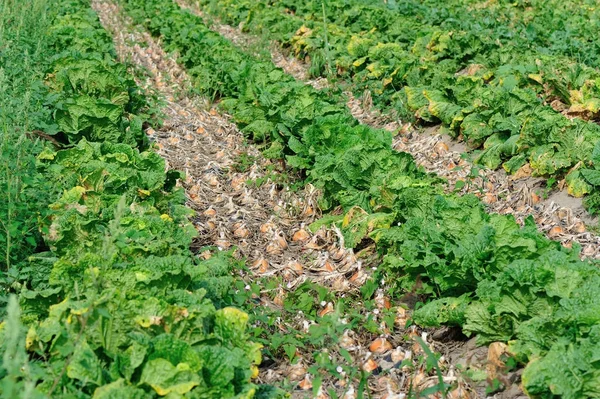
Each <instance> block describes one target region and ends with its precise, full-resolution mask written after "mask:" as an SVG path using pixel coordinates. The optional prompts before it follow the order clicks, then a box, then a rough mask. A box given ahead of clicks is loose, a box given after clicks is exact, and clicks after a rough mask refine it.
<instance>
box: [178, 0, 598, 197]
mask: <svg viewBox="0 0 600 399" xmlns="http://www.w3.org/2000/svg"><path fill="white" fill-rule="evenodd" d="M189 1H190V2H191V3H197V4H199V5H200V6H201V7H202V9H203V10H205V11H206V12H207V13H209V14H212V15H214V16H217V17H219V18H220V19H221V20H222V21H224V22H226V23H229V24H231V25H234V26H237V25H241V26H242V28H243V29H244V30H246V31H249V32H253V33H257V34H261V35H262V36H264V37H266V38H268V39H271V40H277V41H278V42H279V43H280V44H281V45H282V46H283V47H285V48H289V49H290V50H292V52H293V54H294V55H296V56H297V57H298V58H301V59H303V58H305V57H310V59H311V68H310V71H311V72H312V73H313V74H316V75H322V76H327V75H328V73H329V72H325V69H326V68H324V67H323V59H324V57H323V54H326V55H327V60H328V61H329V62H331V63H333V64H334V65H335V68H334V69H335V70H336V71H337V74H338V76H339V77H341V78H342V79H344V81H345V82H346V83H347V84H348V85H349V87H350V88H351V89H352V90H353V91H354V92H355V94H356V95H357V96H358V95H360V94H362V93H363V92H364V91H365V90H368V91H369V92H370V93H371V94H372V97H373V101H374V103H375V104H376V105H377V106H379V107H380V108H383V109H384V110H386V111H387V110H393V111H395V112H396V113H397V114H398V115H401V116H402V117H403V119H404V118H405V117H406V116H408V117H409V118H410V117H416V118H417V119H419V120H422V121H425V122H440V123H442V124H443V126H444V127H445V128H447V129H448V131H449V132H450V134H452V135H455V136H458V135H461V136H462V137H463V138H464V139H465V140H466V141H467V142H468V143H469V144H470V145H471V146H472V147H473V148H479V147H483V151H482V152H481V153H480V154H479V156H478V157H477V158H476V159H475V161H476V162H478V163H481V164H483V165H485V166H487V167H489V168H493V169H495V168H498V167H500V166H502V167H504V169H505V170H506V171H508V172H510V173H514V172H516V171H517V170H518V169H519V168H520V167H521V166H523V165H524V164H525V163H527V162H529V164H530V166H531V167H532V169H533V171H534V173H535V174H537V175H540V176H546V177H562V176H564V175H565V174H566V173H567V172H568V171H569V170H570V169H571V168H572V167H574V166H575V165H578V164H579V163H580V162H583V163H585V164H589V163H590V161H591V159H592V158H593V155H592V151H593V148H594V145H595V144H596V143H598V142H599V141H600V129H599V128H598V125H597V124H596V123H595V121H596V120H597V119H598V115H599V110H600V107H599V106H598V104H600V90H599V87H600V85H599V82H600V75H599V73H598V71H597V69H595V67H597V66H598V65H599V62H600V57H599V56H598V54H600V49H599V48H598V47H597V46H596V45H593V44H590V43H589V40H588V38H589V37H592V36H593V35H594V33H593V32H594V31H593V28H591V25H590V24H589V23H587V22H585V21H588V20H589V18H590V17H589V15H593V16H594V18H598V15H599V14H598V10H596V9H595V8H594V7H592V6H591V4H588V5H586V3H585V2H583V3H581V2H559V1H557V0H540V1H535V2H533V3H532V5H531V7H528V8H523V7H522V6H521V5H520V4H519V3H518V2H517V3H511V2H493V3H486V4H485V6H478V7H473V6H472V5H471V4H470V3H469V2H466V1H459V0H455V1H447V2H444V3H443V4H439V2H434V1H431V0H427V1H403V2H401V4H398V3H397V2H394V3H389V4H383V3H374V2H364V1H361V0H343V1H329V2H314V1H289V0H276V1H272V0H259V1H253V0H245V1H237V0H236V1H231V0H229V1H226V2H223V1H221V0H218V1H217V0H194V1H192V0H189ZM555 10H560V12H555ZM561 13H562V14H561ZM588 14H589V15H588ZM465 15H469V18H465V17H464V16H465ZM561 15H563V16H564V15H568V16H569V18H563V17H561ZM324 19H325V21H323V20H324ZM324 22H325V23H324ZM548 26H551V27H552V29H548V28H547V27H548ZM566 43H568V44H566ZM319 65H320V66H319ZM330 69H331V68H328V70H330ZM551 105H552V106H551ZM563 108H564V109H565V111H564V112H563V113H566V114H567V115H563V114H561V112H560V111H561V110H562V109H563ZM411 114H412V116H411ZM568 116H574V117H575V118H574V119H572V118H569V117H568ZM569 189H570V192H572V193H573V194H576V195H578V196H582V195H584V194H587V193H588V192H591V191H592V190H594V189H593V188H592V186H590V185H587V184H586V183H585V182H582V181H581V180H579V179H577V180H575V181H574V182H573V183H572V184H569ZM593 203H594V201H593V200H592V201H591V202H590V205H591V206H593Z"/></svg>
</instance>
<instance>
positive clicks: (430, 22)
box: [230, 0, 600, 67]
mask: <svg viewBox="0 0 600 399" xmlns="http://www.w3.org/2000/svg"><path fill="white" fill-rule="evenodd" d="M264 4H268V5H269V6H270V7H276V8H280V9H283V11H284V12H285V13H290V14H294V15H297V16H301V17H302V18H304V19H309V20H313V21H315V22H317V23H322V21H323V18H325V19H326V21H327V22H329V23H333V24H335V25H338V26H343V27H345V28H349V29H350V30H351V31H352V32H353V33H360V32H366V31H370V30H374V31H375V33H376V34H378V35H380V37H384V38H385V37H387V38H389V39H392V40H393V41H395V42H402V43H412V42H414V41H415V40H416V39H417V38H418V37H419V36H423V35H424V33H427V32H429V33H432V32H433V31H435V30H440V29H442V30H446V31H465V32H476V33H477V34H478V36H479V39H480V40H482V41H487V42H488V45H487V46H486V47H484V48H479V49H478V50H484V51H485V50H498V49H499V48H501V47H506V46H511V47H512V48H513V49H514V50H518V51H527V50H531V49H533V50H539V51H540V52H541V53H544V54H550V55H555V56H561V55H562V56H568V57H572V58H575V59H577V60H578V61H579V62H582V63H584V64H585V65H589V66H592V67H597V66H599V64H598V61H599V56H600V48H598V45H597V44H596V43H595V42H593V41H590V40H589V38H590V37H592V36H593V33H594V32H595V31H596V30H597V29H598V25H599V23H600V20H599V16H600V10H598V8H597V5H596V4H595V3H594V2H593V1H577V2H575V1H557V0H534V1H526V2H525V1H524V2H511V1H495V2H488V1H486V2H484V1H465V0H453V1H446V2H444V3H440V2H436V1H431V0H425V1H402V2H387V3H386V2H365V1H361V0H338V1H330V2H327V3H326V5H325V10H323V7H322V3H321V2H316V1H312V0H301V1H289V0H270V1H268V2H264ZM239 6H241V7H242V8H243V7H244V5H243V4H240V5H239ZM323 11H325V12H323ZM230 12H231V11H230ZM565 16H568V17H567V18H565ZM549 28H550V29H549Z"/></svg>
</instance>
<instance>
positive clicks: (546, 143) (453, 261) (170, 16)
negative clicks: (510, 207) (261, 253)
mask: <svg viewBox="0 0 600 399" xmlns="http://www.w3.org/2000/svg"><path fill="white" fill-rule="evenodd" d="M349 1H352V0H349ZM255 3H256V4H259V5H260V4H262V3H261V2H255ZM276 3H278V2H276ZM334 3H336V2H334ZM123 4H124V7H125V8H126V9H127V10H128V12H129V13H131V15H132V16H133V17H134V19H135V20H136V21H137V22H138V23H140V24H143V25H144V26H146V27H147V28H148V29H149V30H150V32H151V33H152V34H154V35H156V36H160V37H161V40H162V41H163V42H164V43H166V44H167V46H168V47H169V48H170V49H171V50H176V51H177V52H178V53H179V54H180V62H181V63H182V64H183V65H185V66H186V67H187V68H188V69H189V70H190V73H191V74H192V75H193V76H195V77H197V78H198V80H197V85H198V87H199V88H200V89H201V90H202V91H203V92H205V93H208V94H210V95H213V96H214V97H215V98H220V99H221V103H222V105H223V107H225V108H226V109H227V110H228V111H229V112H231V113H232V115H233V119H234V120H235V121H236V122H237V123H238V124H239V125H240V126H241V127H243V128H246V132H247V133H249V134H251V137H252V138H254V139H255V140H258V141H263V140H270V141H271V142H276V143H278V144H277V152H278V153H280V154H282V156H284V157H285V158H286V160H287V161H288V163H289V164H290V165H292V166H294V167H296V168H299V169H304V170H305V171H306V174H307V176H308V178H307V180H308V181H310V182H312V183H313V184H315V185H316V186H317V187H319V188H320V189H322V191H323V193H324V195H323V205H324V207H326V208H333V207H336V206H339V205H341V207H342V209H343V210H344V211H345V217H341V218H338V217H333V218H331V221H334V222H336V223H338V225H340V226H341V228H342V231H343V233H344V235H345V237H347V238H348V242H350V243H352V244H355V245H358V244H359V243H361V242H362V241H363V240H375V241H376V242H377V247H378V250H379V251H380V253H381V254H382V255H384V256H385V263H384V267H383V269H384V273H385V278H386V281H393V282H394V284H395V285H394V288H396V290H395V292H396V293H398V294H399V295H401V294H403V293H404V292H405V291H406V290H410V291H413V292H418V293H421V294H426V295H427V296H428V297H429V298H430V299H433V301H432V302H430V303H429V304H427V305H425V306H424V307H422V308H420V309H419V310H417V311H416V313H415V319H416V320H418V321H419V322H421V323H423V324H428V325H439V324H440V323H448V324H459V325H461V326H462V328H463V330H464V331H465V332H466V333H469V334H477V335H478V337H479V339H480V341H482V342H490V341H494V340H502V341H509V342H510V348H511V351H512V352H513V353H514V354H515V355H516V356H517V358H518V359H519V360H520V361H521V362H523V363H527V362H531V363H530V367H531V369H530V368H526V370H525V374H524V375H525V376H528V378H524V384H525V385H524V387H525V389H527V390H530V389H531V392H532V394H534V395H537V396H540V397H551V396H565V397H597V395H596V393H595V391H594V389H595V385H594V381H595V380H594V378H595V375H596V371H597V368H596V365H595V364H593V363H590V362H587V363H585V362H579V363H578V368H577V369H573V371H572V372H571V374H570V375H572V376H573V378H569V379H566V380H565V379H564V378H563V377H562V376H559V375H557V374H556V373H552V372H551V369H550V367H549V364H551V363H545V361H544V359H548V362H551V361H554V360H553V359H555V356H556V353H561V351H562V352H564V353H566V354H567V355H568V357H569V359H581V358H583V356H587V355H590V356H592V355H591V354H590V352H589V351H588V348H590V347H591V346H592V345H593V343H594V342H595V341H594V340H593V339H595V338H594V337H595V335H594V334H595V333H594V331H595V329H594V326H596V325H597V324H600V323H599V321H598V320H597V314H600V313H599V312H598V311H597V302H598V298H600V293H599V292H598V287H599V286H600V283H598V281H597V279H598V276H599V275H598V271H597V268H596V265H595V264H593V263H590V262H582V261H581V260H579V255H580V253H579V248H574V249H567V248H564V247H562V246H561V245H560V243H558V242H554V241H550V240H548V239H547V238H545V237H544V236H543V235H542V234H541V233H540V232H538V231H537V228H536V226H535V224H534V223H533V221H532V220H527V221H526V223H525V225H524V226H519V224H517V223H516V221H515V220H514V218H512V217H509V216H505V215H490V214H487V213H486V212H485V210H484V207H483V206H482V204H481V203H480V201H479V200H478V199H477V198H476V197H474V196H463V197H458V196H456V195H449V194H445V193H444V192H443V186H442V185H441V184H439V183H440V182H439V180H438V179H436V178H434V177H432V176H428V175H427V174H425V173H424V172H423V171H421V170H419V169H418V168H417V167H416V165H415V163H414V160H413V159H412V158H411V157H410V156H409V155H408V154H403V153H397V152H395V151H393V150H392V149H391V135H390V134H389V133H387V132H384V131H381V130H376V129H372V128H369V127H365V126H360V125H357V123H356V121H355V120H354V119H353V118H351V117H350V115H349V113H348V111H347V110H346V108H345V106H344V105H343V104H341V103H337V102H336V101H338V99H336V98H335V97H334V96H332V97H331V98H328V97H326V96H325V92H318V91H316V90H314V89H312V88H311V87H308V86H304V85H300V84H298V83H297V82H295V81H293V80H292V79H291V78H290V77H287V76H286V75H284V74H283V73H282V72H281V71H280V70H278V69H277V68H275V67H274V66H273V65H271V64H268V63H266V62H264V61H260V60H256V59H254V58H252V57H251V56H249V55H247V54H244V53H243V52H242V51H240V50H239V49H237V48H235V47H234V46H233V45H232V44H231V43H230V42H228V41H226V40H225V39H223V38H221V37H220V36H218V35H216V34H215V33H213V32H211V31H209V30H208V28H206V26H205V25H203V22H202V20H201V19H200V18H198V17H196V16H193V15H192V14H190V13H189V12H187V11H184V10H181V9H180V8H179V7H178V6H177V5H175V4H173V3H170V2H166V3H165V2H162V1H159V0H154V1H141V0H123ZM203 4H206V2H205V3H203ZM214 4H215V3H214V2H210V5H209V7H208V9H209V10H213V9H212V8H211V7H212V6H214ZM220 4H221V3H220ZM227 4H228V5H227V6H226V7H223V6H222V4H221V10H222V13H223V14H224V15H226V17H227V18H229V19H232V20H234V21H237V22H236V24H237V23H239V22H244V23H245V25H244V27H245V28H246V29H249V30H251V29H252V23H253V22H252V21H255V22H257V21H262V22H265V23H266V22H267V21H264V20H261V19H260V16H261V15H267V14H263V12H265V13H266V12H268V11H265V10H268V9H269V8H264V7H263V8H261V7H260V6H257V8H254V7H253V4H254V3H252V4H250V3H249V2H235V4H233V3H227ZM278 4H279V3H278ZM353 4H354V3H353ZM374 7H375V6H374ZM249 10H253V12H252V13H250V12H249ZM272 10H275V11H277V12H280V11H281V10H278V9H277V8H276V7H273V8H272ZM213 11H214V10H213ZM254 11H256V12H254ZM321 11H322V10H321ZM383 12H384V11H382V13H383ZM241 15H243V18H242V19H241V20H238V19H239V18H241ZM277 15H278V16H279V17H278V18H279V19H280V20H281V21H282V22H281V23H275V22H273V23H272V24H271V22H269V24H268V25H263V27H264V26H269V29H271V28H272V29H273V30H272V32H274V34H278V35H280V34H282V32H284V31H283V30H278V29H279V28H281V29H290V28H291V27H292V26H295V27H296V29H297V28H299V26H298V25H297V24H296V25H294V23H292V22H289V21H291V20H294V18H297V17H294V16H290V18H287V17H284V16H282V15H281V14H277ZM319 15H320V17H321V16H322V15H321V14H319ZM360 15H362V14H360ZM365 15H367V14H365ZM377 15H380V14H377ZM271 17H272V18H271V19H270V20H269V21H275V20H276V19H277V18H274V17H273V15H271ZM255 18H256V19H255ZM357 18H359V17H357ZM360 18H363V17H360ZM364 18H367V17H364ZM262 22H261V23H262ZM288 22H289V23H288ZM257 23H258V22H257ZM300 26H301V25H300ZM321 26H322V25H321ZM183 27H185V28H186V29H183ZM310 28H311V29H312V30H311V29H300V30H298V31H297V32H295V31H294V35H290V33H289V32H287V33H286V34H285V35H282V36H280V37H277V38H278V39H281V38H282V37H284V38H285V39H287V40H289V43H290V46H292V49H293V50H294V51H296V53H297V54H298V55H305V54H312V52H313V51H318V50H317V49H323V48H324V47H323V45H324V44H323V43H322V38H323V37H324V36H323V35H322V33H323V32H320V33H319V31H318V29H319V24H314V25H311V27H310ZM337 28H339V27H337ZM256 29H258V27H257V28H256ZM326 29H327V34H328V38H329V45H330V46H331V49H333V56H334V59H335V57H337V56H338V54H343V52H344V51H347V50H346V48H345V47H346V45H345V44H343V45H341V44H340V43H343V42H344V39H343V38H344V36H343V34H345V33H344V32H345V30H344V29H342V28H339V30H336V26H332V25H331V24H330V25H327V26H326ZM336 32H337V34H339V35H342V36H339V37H341V38H340V39H339V42H336V39H335V37H336ZM340 32H341V33H340ZM421 33H423V32H421ZM421 33H419V32H418V34H419V35H420V34H421ZM370 34H373V35H377V34H376V33H374V32H371V31H369V33H365V35H370ZM407 35H409V34H407ZM374 38H377V36H374ZM491 38H492V39H489V40H488V37H486V36H481V34H480V33H477V37H475V36H474V34H473V33H472V32H471V33H469V31H466V32H462V31H461V32H457V33H456V34H452V35H451V34H449V33H448V32H446V31H444V30H440V29H432V30H430V31H429V32H427V33H426V34H424V35H422V36H418V37H413V38H410V40H414V43H412V44H411V46H410V47H409V48H405V47H404V46H403V45H400V47H398V46H393V45H379V44H374V45H373V46H372V47H369V48H368V49H366V48H362V49H361V48H360V42H358V41H357V40H356V39H355V41H354V42H353V43H354V44H355V46H353V47H352V48H351V51H352V52H353V53H355V54H356V55H357V56H358V55H359V54H360V56H361V57H372V58H370V59H368V60H367V59H365V60H360V62H357V64H358V65H356V66H354V65H353V63H352V62H349V63H345V64H343V65H340V64H339V65H338V70H340V71H341V73H344V68H357V69H356V70H355V71H354V73H353V76H354V78H355V79H356V80H357V81H362V82H368V84H369V85H373V86H372V87H371V89H372V90H373V91H374V92H375V94H377V93H378V92H377V89H379V90H380V92H381V93H379V94H382V95H383V93H385V92H386V91H387V92H388V94H391V92H392V91H395V90H392V88H397V87H402V86H405V90H404V93H405V94H406V99H407V104H412V105H409V106H411V107H414V108H415V109H416V110H417V111H416V112H418V113H419V116H420V117H423V118H430V119H431V120H440V121H442V122H443V123H444V124H446V125H447V126H448V127H449V128H450V129H454V132H455V133H457V134H458V133H459V132H461V133H463V134H464V136H465V137H467V138H468V139H470V140H471V141H473V142H477V143H480V144H483V145H484V152H483V153H482V156H481V158H480V161H481V162H482V163H485V164H488V165H490V166H498V165H500V164H501V163H502V162H504V161H507V160H509V162H508V163H506V164H505V167H506V168H507V169H508V170H512V171H514V170H516V169H518V168H519V167H520V166H521V165H523V164H524V163H525V162H526V161H529V162H530V164H531V165H532V167H533V168H534V169H535V170H536V171H537V172H538V173H540V174H549V175H552V174H557V173H562V172H564V171H565V170H566V169H568V168H569V167H570V166H572V165H574V164H576V163H578V162H579V161H583V162H586V160H589V155H590V154H591V153H592V151H593V143H595V141H597V139H598V137H599V136H598V132H599V130H598V127H597V126H596V125H594V124H591V123H587V122H585V121H583V120H582V119H573V120H571V119H568V118H565V117H564V116H563V115H560V114H559V113H557V112H555V111H554V110H553V109H552V108H550V107H548V106H545V105H543V103H542V101H544V100H545V99H547V98H550V97H548V96H550V95H557V96H562V95H564V90H563V89H564V87H563V86H562V83H563V82H562V81H560V79H559V78H557V79H558V81H555V80H552V78H551V76H555V75H554V74H555V73H556V71H555V68H559V66H558V62H559V61H557V60H554V59H552V58H550V57H544V56H542V55H540V62H539V63H535V62H531V61H532V59H531V58H527V57H531V56H532V54H533V53H531V52H528V51H526V49H524V51H523V53H522V57H523V58H519V57H521V55H515V54H513V56H514V57H513V58H511V54H506V53H505V52H501V54H499V55H498V57H500V58H494V57H492V58H491V61H490V62H491V63H496V64H493V65H492V64H490V65H483V67H481V68H476V67H474V68H473V69H472V70H471V71H470V72H469V73H458V74H457V72H459V71H460V69H461V68H462V67H466V66H468V64H467V65H464V64H462V63H464V62H472V61H474V60H475V59H476V58H473V57H477V54H484V53H485V51H488V50H489V49H493V48H496V49H497V45H496V44H494V43H495V42H493V41H494V40H496V37H495V36H493V35H492V36H491ZM319 41H321V42H319ZM482 41H483V42H482ZM364 43H367V44H370V42H369V41H364V42H363V44H364ZM373 43H375V41H373ZM340 45H341V46H342V47H339V46H340ZM325 46H326V45H325ZM487 46H489V48H488V47H487ZM336 49H340V50H339V52H338V53H336V51H338V50H336ZM486 49H488V50H486ZM492 53H493V52H491V51H490V53H489V54H492ZM364 54H366V56H365V55H364ZM340 59H342V60H343V62H347V61H352V60H351V59H350V60H348V58H347V57H346V58H344V57H343V56H342V57H340ZM465 60H466V61H465ZM477 60H478V61H479V59H477ZM500 60H504V61H502V63H500V64H499V63H498V62H499V61H500ZM507 60H508V61H507ZM559 60H560V59H559ZM357 61H358V60H357ZM554 62H556V63H557V64H555V63H554ZM406 63H408V65H407V64H406ZM423 65H426V66H427V67H423ZM566 65H568V66H567V68H571V67H573V69H572V70H571V69H570V70H569V71H570V72H573V73H572V74H566V75H564V76H565V79H572V78H574V79H575V80H577V79H580V78H581V79H584V80H585V78H584V76H588V75H585V74H587V73H592V74H593V73H595V72H593V71H589V70H586V69H585V68H582V69H581V70H579V69H577V68H575V67H574V66H573V64H572V63H568V64H566ZM392 68H393V69H392ZM346 70H347V69H346ZM557 70H560V69H557ZM577 71H580V72H581V73H582V75H577V74H576V72H577ZM583 71H585V72H583ZM536 72H542V75H544V76H546V77H547V78H550V81H552V82H554V85H553V86H552V87H553V88H554V91H551V94H550V93H546V92H544V91H543V90H541V88H540V83H539V82H538V80H539V79H538V76H536ZM557 74H558V73H557ZM575 75H577V77H576V78H575V77H574V76H575ZM561 76H562V75H561ZM389 79H391V80H389ZM377 82H380V83H381V85H380V86H377ZM534 82H535V83H534ZM417 84H419V85H421V84H422V85H423V86H422V87H421V86H419V87H417ZM573 84H575V83H573V82H568V83H567V84H566V86H567V87H575V86H573ZM436 87H438V88H439V87H448V89H447V90H444V91H443V92H441V91H439V90H434V89H433V88H436ZM392 96H393V94H392ZM569 101H571V102H573V101H574V99H571V100H569ZM299 107H300V109H299ZM463 125H464V126H463ZM584 175H585V173H584ZM588 177H589V176H588ZM583 276H586V277H585V278H584V277H583ZM238 288H239V291H240V292H243V291H244V290H243V287H238ZM370 288H372V287H370ZM256 289H258V287H257V288H256ZM253 290H254V288H251V291H252V292H254V291H253ZM311 290H312V289H311V288H310V287H307V288H302V289H299V290H297V291H296V292H295V293H294V295H293V298H291V299H290V298H288V301H287V302H286V303H285V304H284V306H285V307H286V308H290V309H294V310H302V312H303V313H304V314H308V315H309V317H312V316H313V315H314V313H315V312H316V311H317V310H316V309H317V308H316V306H315V298H319V299H320V296H321V293H320V292H319V291H318V290H316V291H317V293H316V295H315V293H314V292H311ZM367 291H370V292H371V294H372V291H373V290H372V289H371V290H365V292H366V294H369V292H367ZM237 295H238V296H242V294H237ZM323 295H324V298H326V294H323ZM234 298H236V296H234ZM436 299H437V300H436ZM324 300H326V299H324ZM238 303H240V302H238ZM257 317H263V316H257ZM264 317H265V319H264V320H263V319H261V320H263V321H262V322H263V323H265V325H261V327H260V328H262V329H263V330H262V333H266V332H268V333H267V336H268V341H269V342H268V343H267V342H265V343H266V344H268V345H269V348H270V350H273V351H277V352H278V353H279V355H282V354H285V355H286V356H288V357H290V358H291V359H293V358H294V356H295V350H294V348H296V347H299V346H301V345H304V344H305V342H306V341H305V340H299V339H297V337H294V336H293V335H290V334H277V333H276V332H273V330H275V329H274V328H273V321H272V320H270V319H269V317H268V315H266V316H264ZM335 328H337V327H335V326H334V325H332V326H328V325H323V324H321V325H319V326H318V327H314V328H309V331H310V334H311V337H310V339H311V340H314V342H316V343H317V344H319V345H322V344H326V343H327V340H328V339H331V337H336V336H337V333H336V330H335ZM374 331H376V327H375V329H374ZM565 351H566V352H565ZM324 357H326V356H324ZM322 358H323V357H320V356H315V359H322ZM317 363H318V364H321V365H322V366H324V368H326V363H327V362H326V361H324V362H323V363H319V362H318V361H317ZM574 363H575V361H574V360H573V361H571V360H570V363H569V366H566V367H570V365H572V364H574ZM531 370H533V371H531ZM318 371H319V370H318V369H317V370H315V373H316V374H318ZM572 381H578V382H577V384H572V383H571V382H572ZM569 395H570V396H569Z"/></svg>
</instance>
